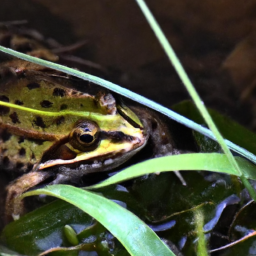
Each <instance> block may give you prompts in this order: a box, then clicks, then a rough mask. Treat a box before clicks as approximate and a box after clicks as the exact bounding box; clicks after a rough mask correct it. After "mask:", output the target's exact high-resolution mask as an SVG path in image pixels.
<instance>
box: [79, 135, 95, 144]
mask: <svg viewBox="0 0 256 256" xmlns="http://www.w3.org/2000/svg"><path fill="white" fill-rule="evenodd" d="M80 140H81V141H82V142H84V143H91V142H92V141H93V136H92V135H90V134H83V135H81V136H80Z"/></svg>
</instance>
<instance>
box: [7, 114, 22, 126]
mask: <svg viewBox="0 0 256 256" xmlns="http://www.w3.org/2000/svg"><path fill="white" fill-rule="evenodd" d="M9 117H10V118H11V119H12V122H13V123H14V124H17V123H20V120H19V117H18V115H17V113H16V112H13V113H12V114H10V115H9Z"/></svg>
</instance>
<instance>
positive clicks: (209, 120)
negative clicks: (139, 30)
mask: <svg viewBox="0 0 256 256" xmlns="http://www.w3.org/2000/svg"><path fill="white" fill-rule="evenodd" d="M136 2H137V3H138V5H139V7H140V8H141V10H142V12H143V14H144V16H145V18H146V19H147V21H148V23H149V25H150V26H151V28H152V30H153V31H154V33H155V35H156V37H157V39H158V40H159V42H160V44H161V46H162V47H163V49H164V51H165V53H166V55H167V56H168V58H169V60H170V62H171V63H172V65H173V66H174V68H175V70H176V72H177V74H178V75H179V77H180V79H181V81H182V82H183V84H184V85H185V87H186V89H187V90H188V92H189V94H190V96H191V98H192V99H193V101H194V103H195V105H196V107H197V108H198V110H199V112H200V113H201V115H202V116H203V118H204V120H205V122H206V124H207V125H208V126H209V128H210V129H211V131H212V132H213V134H214V136H215V137H216V139H217V141H218V143H219V144H220V146H221V148H222V150H223V152H224V153H225V154H226V155H227V157H228V159H229V161H230V164H231V165H232V166H233V167H234V169H235V170H236V172H237V174H238V175H239V176H240V177H241V180H242V182H243V183H244V185H245V187H246V188H247V189H248V191H249V193H250V195H251V197H252V198H253V199H254V201H256V192H255V190H254V189H252V187H251V185H250V183H249V182H245V179H244V178H243V172H242V171H241V170H240V167H239V166H238V164H237V162H236V161H235V158H234V157H233V155H232V154H231V152H230V150H229V148H228V147H227V145H226V143H225V141H224V139H223V137H222V136H221V134H220V132H219V130H218V128H217V127H216V125H215V123H214V122H213V120H212V118H211V116H210V114H209V112H208V111H207V109H206V107H205V106H204V103H203V101H202V100H201V98H200V96H199V95H198V93H197V91H196V90H195V88H194V86H193V84H192V82H191V81H190V79H189V77H188V75H187V73H186V72H185V70H184V68H183V66H182V65H181V63H180V61H179V59H178V57H177V56H176V54H175V52H174V50H173V49H172V47H171V45H170V43H169V42H168V40H167V38H166V36H165V35H164V33H163V31H162V30H161V28H160V26H159V24H158V23H157V21H156V20H155V18H154V16H153V15H152V13H151V12H150V10H149V8H148V7H147V5H146V4H145V2H144V0H136Z"/></svg>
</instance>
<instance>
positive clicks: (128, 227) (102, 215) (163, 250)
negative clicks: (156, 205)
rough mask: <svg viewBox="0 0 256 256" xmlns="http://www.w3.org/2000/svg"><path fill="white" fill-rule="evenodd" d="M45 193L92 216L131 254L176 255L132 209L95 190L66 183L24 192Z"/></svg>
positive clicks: (30, 193)
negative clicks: (87, 189) (123, 206)
mask: <svg viewBox="0 0 256 256" xmlns="http://www.w3.org/2000/svg"><path fill="white" fill-rule="evenodd" d="M39 194H46V195H50V196H55V197H57V198H60V199H63V200H65V201H67V202H69V203H71V204H73V205H75V206H77V207H79V208H80V209H82V210H83V211H85V212H86V213H88V214H89V215H91V216H93V217H94V218H95V219H96V220H98V221H99V222H100V223H101V224H102V225H103V226H105V227H106V228H107V229H108V230H110V232H111V233H112V234H113V235H114V236H115V237H116V238H117V239H118V240H119V241H120V242H121V243H122V244H123V246H124V247H125V248H126V249H127V251H128V252H129V253H130V254H131V255H134V256H144V255H148V256H150V255H151V256H156V255H161V256H175V254H173V253H172V252H171V251H170V249H169V248H168V247H167V246H166V245H165V243H164V242H162V241H161V240H160V239H159V237H158V236H157V235H156V234H155V233H154V232H153V231H152V229H150V228H149V227H148V226H147V225H146V224H145V223H144V222H142V221H141V220H140V219H139V218H138V217H136V216H135V215H134V214H133V213H131V212H129V211H127V210H126V209H124V208H122V207H121V206H119V205H118V204H116V203H114V202H112V201H110V200H108V199H106V198H104V197H102V196H100V195H97V194H95V193H92V192H89V191H85V190H82V189H79V188H76V187H72V186H68V185H53V186H48V187H46V188H44V189H38V190H35V191H31V192H27V193H25V194H24V195H23V196H32V195H39Z"/></svg>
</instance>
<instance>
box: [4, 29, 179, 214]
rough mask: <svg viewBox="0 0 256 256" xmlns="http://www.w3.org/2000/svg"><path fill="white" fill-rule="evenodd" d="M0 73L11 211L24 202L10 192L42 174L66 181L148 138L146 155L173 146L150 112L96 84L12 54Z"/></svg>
mask: <svg viewBox="0 0 256 256" xmlns="http://www.w3.org/2000/svg"><path fill="white" fill-rule="evenodd" d="M3 34H4V33H2V36H0V43H1V44H3V42H6V41H8V43H7V44H6V43H5V44H4V45H5V46H7V47H10V48H14V49H16V50H17V49H18V50H20V51H22V49H26V50H23V52H26V53H27V54H31V55H34V56H35V55H36V56H37V57H41V58H44V59H47V60H51V61H58V56H55V54H54V53H53V52H52V51H51V50H50V49H48V48H47V47H45V46H42V45H41V44H40V43H38V42H37V41H36V39H33V38H27V36H23V35H22V34H21V35H18V36H17V35H16V34H10V33H9V34H8V40H6V38H5V37H4V35H3ZM0 35H1V34H0ZM5 36H6V35H5ZM4 39H5V40H4ZM28 46H29V47H28ZM0 74H1V79H0V165H1V170H5V171H6V172H9V173H12V174H13V175H15V176H17V179H16V180H14V181H13V182H12V183H11V184H10V185H9V186H8V187H7V198H6V212H7V215H12V216H13V218H14V219H15V218H18V217H19V215H20V214H21V213H22V212H23V210H24V207H23V205H22V202H20V201H19V202H15V198H16V197H17V196H19V195H20V194H22V193H23V192H25V191H27V190H28V189H30V188H33V187H34V186H36V185H38V184H39V183H41V182H43V181H45V180H47V179H48V178H51V179H52V182H51V184H57V183H68V182H70V181H72V182H74V181H76V180H79V179H80V178H81V177H83V176H85V175H86V174H89V173H96V172H103V171H110V170H113V169H115V168H117V167H119V166H120V165H122V164H124V163H125V162H126V161H127V160H129V159H130V158H131V157H133V156H134V155H135V154H137V153H138V152H139V151H141V150H142V149H143V148H144V147H145V145H146V144H147V143H148V141H149V140H150V141H151V144H152V146H153V147H154V154H153V157H158V156H163V155H168V154H176V153H178V151H177V150H176V149H175V148H174V147H173V140H172V137H171V135H170V133H169V132H168V129H167V127H166V126H165V125H164V123H163V122H162V121H161V120H160V119H159V118H158V117H157V115H155V114H154V113H152V112H150V111H148V110H146V109H143V108H139V107H132V106H131V107H127V106H125V105H124V104H123V103H122V102H121V101H120V100H118V99H117V98H116V97H115V96H114V95H113V94H112V93H110V92H109V91H107V90H104V89H102V88H101V87H99V86H96V85H94V84H91V83H88V82H85V81H82V80H79V79H76V78H73V77H69V76H67V75H65V74H62V73H59V72H56V71H53V70H50V69H47V68H44V67H41V66H38V65H35V64H31V63H28V62H26V61H23V60H16V59H14V60H8V61H4V62H2V63H1V66H0ZM1 102H5V104H6V105H3V104H1Z"/></svg>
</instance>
